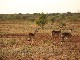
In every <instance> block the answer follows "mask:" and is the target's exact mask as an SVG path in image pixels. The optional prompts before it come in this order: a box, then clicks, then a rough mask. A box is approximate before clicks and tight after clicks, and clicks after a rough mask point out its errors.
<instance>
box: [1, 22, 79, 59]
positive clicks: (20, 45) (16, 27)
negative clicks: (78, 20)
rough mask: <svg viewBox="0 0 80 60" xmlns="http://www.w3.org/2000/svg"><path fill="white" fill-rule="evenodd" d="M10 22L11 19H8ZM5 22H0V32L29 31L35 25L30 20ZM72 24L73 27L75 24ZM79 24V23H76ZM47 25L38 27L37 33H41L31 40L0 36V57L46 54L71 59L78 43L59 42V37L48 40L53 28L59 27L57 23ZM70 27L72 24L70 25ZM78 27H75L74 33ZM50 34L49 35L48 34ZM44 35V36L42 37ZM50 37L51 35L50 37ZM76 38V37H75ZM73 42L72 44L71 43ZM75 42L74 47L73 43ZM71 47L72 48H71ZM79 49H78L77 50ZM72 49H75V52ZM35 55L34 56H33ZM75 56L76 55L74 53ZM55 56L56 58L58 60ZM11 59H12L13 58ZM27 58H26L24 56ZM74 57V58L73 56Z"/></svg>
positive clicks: (31, 30)
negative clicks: (51, 25)
mask: <svg viewBox="0 0 80 60" xmlns="http://www.w3.org/2000/svg"><path fill="white" fill-rule="evenodd" d="M9 22H11V21H9ZM13 22H14V23H12V22H11V24H10V23H8V24H7V22H6V24H0V27H1V28H0V34H8V33H15V34H17V33H25V34H27V33H29V32H34V29H35V28H36V27H38V26H36V25H35V24H34V23H32V22H27V21H21V22H20V21H17V22H18V23H16V22H15V21H13ZM73 25H74V28H77V26H75V24H73ZM78 25H79V24H78ZM49 26H50V24H49V25H45V28H44V29H40V30H39V32H38V33H42V35H38V34H37V35H36V36H37V37H36V39H33V43H32V41H28V40H26V38H27V36H26V37H10V38H7V37H2V38H0V57H8V58H6V59H8V60H10V59H11V58H15V59H16V60H18V58H21V59H24V57H28V56H29V58H32V56H33V59H34V60H35V59H37V58H39V56H40V57H42V58H44V57H43V56H48V57H47V59H49V58H51V57H52V58H53V59H54V57H57V58H62V59H64V60H65V59H67V58H70V59H72V58H73V56H74V55H75V54H77V53H78V51H79V50H80V49H79V46H80V43H79V42H77V43H73V42H60V41H59V39H52V40H50V39H49V37H50V36H51V35H50V34H51V31H52V30H53V29H59V25H58V24H57V26H56V24H54V25H53V27H52V28H50V27H49ZM70 27H72V25H70ZM78 30H79V28H77V29H75V31H76V33H77V32H78V33H79V32H80V31H78ZM49 35H50V36H49ZM43 36H44V37H43ZM50 38H51V37H50ZM77 39H78V38H77ZM72 44H73V45H72ZM74 44H76V47H75V45H74ZM72 49H73V50H72ZM77 49H79V50H77ZM73 51H76V52H75V54H74V52H73ZM78 54H79V53H78ZM78 54H77V57H78V59H80V57H79V55H78ZM35 56H36V57H35ZM75 56H76V55H75ZM57 58H55V59H56V60H58V59H57ZM15 59H13V60H15ZM26 59H27V58H26ZM74 59H75V58H74ZM39 60H40V59H39Z"/></svg>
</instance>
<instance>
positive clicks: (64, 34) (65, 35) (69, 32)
mask: <svg viewBox="0 0 80 60" xmlns="http://www.w3.org/2000/svg"><path fill="white" fill-rule="evenodd" d="M71 32H72V29H70V30H69V31H68V32H63V33H62V40H64V38H71V37H72V34H71Z"/></svg>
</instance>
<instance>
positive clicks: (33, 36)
mask: <svg viewBox="0 0 80 60" xmlns="http://www.w3.org/2000/svg"><path fill="white" fill-rule="evenodd" d="M37 32H38V29H36V30H35V31H34V33H29V34H28V36H29V38H28V40H31V39H32V38H35V34H36V33H37Z"/></svg>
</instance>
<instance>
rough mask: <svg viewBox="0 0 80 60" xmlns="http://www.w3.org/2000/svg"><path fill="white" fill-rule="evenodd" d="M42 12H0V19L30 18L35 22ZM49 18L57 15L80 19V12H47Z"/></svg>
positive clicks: (62, 17) (58, 16)
mask: <svg viewBox="0 0 80 60" xmlns="http://www.w3.org/2000/svg"><path fill="white" fill-rule="evenodd" d="M40 15H41V13H33V14H22V13H19V14H0V20H29V21H32V22H34V21H35V20H37V19H38V18H39V16H40ZM45 15H46V16H47V20H50V19H51V18H52V17H55V18H56V20H80V13H71V12H67V13H49V14H45Z"/></svg>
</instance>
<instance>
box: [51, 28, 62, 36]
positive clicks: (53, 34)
mask: <svg viewBox="0 0 80 60" xmlns="http://www.w3.org/2000/svg"><path fill="white" fill-rule="evenodd" d="M60 35H61V28H60V30H53V31H52V37H53V36H58V37H59V36H60Z"/></svg>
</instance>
